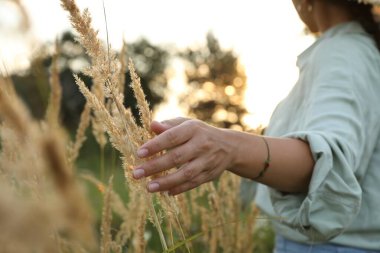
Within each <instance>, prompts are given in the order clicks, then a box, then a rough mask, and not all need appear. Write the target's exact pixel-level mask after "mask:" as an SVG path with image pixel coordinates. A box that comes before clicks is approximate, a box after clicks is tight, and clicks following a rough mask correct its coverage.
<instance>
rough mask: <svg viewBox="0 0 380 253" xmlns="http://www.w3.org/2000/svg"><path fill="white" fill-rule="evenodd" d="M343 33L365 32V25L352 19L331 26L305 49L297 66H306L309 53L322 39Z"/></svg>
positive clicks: (299, 57) (298, 59)
mask: <svg viewBox="0 0 380 253" xmlns="http://www.w3.org/2000/svg"><path fill="white" fill-rule="evenodd" d="M343 34H363V35H365V34H366V32H365V31H364V29H363V27H362V26H361V25H360V24H359V23H358V22H357V21H350V22H346V23H342V24H339V25H336V26H333V27H331V28H329V29H328V30H327V31H325V32H324V33H323V34H322V35H321V36H320V37H319V38H318V39H317V40H316V41H315V42H314V43H313V44H312V45H311V46H310V47H309V48H307V49H306V50H305V51H303V52H302V53H301V54H300V55H299V56H298V58H297V66H298V67H299V68H301V67H302V66H304V65H305V64H306V62H307V60H308V58H309V55H310V54H311V52H312V51H313V49H314V48H315V47H317V46H318V45H319V44H320V43H321V42H322V41H324V40H326V39H330V38H334V37H337V36H340V35H343Z"/></svg>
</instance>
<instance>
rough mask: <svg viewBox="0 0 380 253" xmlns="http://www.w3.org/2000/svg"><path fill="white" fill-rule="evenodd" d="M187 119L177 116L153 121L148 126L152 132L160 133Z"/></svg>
mask: <svg viewBox="0 0 380 253" xmlns="http://www.w3.org/2000/svg"><path fill="white" fill-rule="evenodd" d="M187 120H189V119H187V118H182V117H178V118H175V119H170V120H164V121H162V122H157V121H153V122H152V124H151V126H150V127H151V130H152V131H153V132H154V133H156V134H161V133H163V132H165V131H166V130H168V129H170V128H172V127H174V126H177V125H180V124H182V123H183V122H185V121H187Z"/></svg>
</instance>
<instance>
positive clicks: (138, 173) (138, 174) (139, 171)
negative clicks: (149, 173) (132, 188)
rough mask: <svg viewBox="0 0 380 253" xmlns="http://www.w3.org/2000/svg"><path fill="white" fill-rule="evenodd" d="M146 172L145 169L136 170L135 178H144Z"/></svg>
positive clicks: (134, 172)
mask: <svg viewBox="0 0 380 253" xmlns="http://www.w3.org/2000/svg"><path fill="white" fill-rule="evenodd" d="M144 174H145V171H144V170H143V169H136V170H134V171H133V177H134V178H135V179H140V178H142V177H143V176H144Z"/></svg>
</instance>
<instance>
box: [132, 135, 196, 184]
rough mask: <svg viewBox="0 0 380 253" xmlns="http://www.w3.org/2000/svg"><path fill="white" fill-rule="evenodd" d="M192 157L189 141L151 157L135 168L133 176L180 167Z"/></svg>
mask: <svg viewBox="0 0 380 253" xmlns="http://www.w3.org/2000/svg"><path fill="white" fill-rule="evenodd" d="M193 158H194V148H192V144H191V143H190V142H188V143H186V144H185V145H181V146H179V147H177V148H175V149H172V150H170V151H169V152H167V153H165V154H164V155H162V156H158V157H156V158H154V159H151V160H149V161H147V162H145V163H144V164H141V165H140V166H139V167H137V168H135V171H134V172H133V176H134V178H135V179H140V178H142V177H148V176H151V175H154V174H156V173H159V172H162V171H165V170H167V169H171V168H174V167H180V166H181V165H183V164H185V163H187V162H189V161H190V160H191V159H193Z"/></svg>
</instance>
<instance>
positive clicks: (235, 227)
mask: <svg viewBox="0 0 380 253" xmlns="http://www.w3.org/2000/svg"><path fill="white" fill-rule="evenodd" d="M61 5H62V7H63V8H64V9H65V10H66V11H68V13H69V17H70V20H71V23H72V26H73V27H74V29H75V30H76V31H77V32H78V34H79V37H78V41H79V43H81V44H82V46H83V47H84V48H85V49H86V52H87V54H88V55H89V57H90V58H91V62H92V64H91V66H90V67H89V68H88V69H85V70H83V72H84V73H85V74H86V75H88V76H89V77H91V78H92V80H93V86H92V87H91V89H89V88H88V87H87V86H86V84H85V83H84V82H83V80H81V79H80V78H79V77H78V76H75V80H76V83H77V85H78V87H79V89H80V91H81V92H82V94H83V95H84V96H85V98H86V101H87V102H86V105H85V107H84V110H83V112H82V115H81V121H80V124H79V126H78V130H77V133H76V136H75V139H74V140H70V139H69V137H68V135H67V134H65V131H64V130H63V129H62V128H61V124H60V121H59V112H60V100H61V93H62V92H61V84H60V83H59V69H58V65H57V61H58V58H59V48H57V50H56V51H57V55H56V56H54V57H53V63H52V71H51V78H50V84H51V96H50V100H49V106H48V109H47V112H46V117H45V119H44V120H43V121H36V120H35V119H33V118H32V117H31V116H30V113H29V111H28V109H27V108H26V107H25V106H24V104H23V102H22V101H21V99H20V98H19V97H18V96H17V94H16V92H15V91H14V89H13V87H12V84H11V82H10V81H9V79H8V78H6V77H5V76H4V75H2V77H1V79H0V119H1V121H0V138H1V139H0V141H1V153H0V214H1V215H0V228H1V230H2V232H1V233H0V245H1V246H0V251H1V252H60V253H61V252H102V253H109V252H120V253H121V252H134V253H140V252H141V253H142V252H210V253H213V252H225V253H228V252H252V251H253V247H254V243H255V242H254V241H253V233H254V230H255V222H256V218H257V215H258V214H257V210H256V209H255V208H254V206H253V205H250V206H249V207H248V208H246V209H244V210H243V208H242V203H241V200H240V197H239V190H240V178H238V177H236V176H234V175H232V174H230V173H225V174H224V175H223V176H222V177H221V178H220V179H219V180H218V182H217V183H208V184H205V185H202V186H201V187H199V188H198V189H195V190H192V191H191V192H189V193H187V194H182V195H179V196H177V197H172V196H169V195H168V194H166V193H156V194H150V193H148V192H147V190H146V184H147V182H148V181H149V180H151V179H152V178H148V179H145V180H141V181H136V180H135V179H134V178H133V177H132V169H133V168H134V167H135V166H137V165H139V164H140V163H142V162H143V160H141V159H139V158H138V157H137V156H136V155H135V154H136V151H137V149H138V147H139V146H141V145H142V144H143V143H145V142H146V141H147V140H149V139H151V138H152V137H154V133H152V132H151V131H150V127H149V125H150V122H151V121H152V117H153V116H152V112H151V111H150V109H149V105H148V103H147V101H146V99H145V95H144V92H143V90H142V88H141V83H140V78H139V76H138V74H137V73H136V70H135V67H134V64H133V61H132V60H131V59H130V60H129V61H127V60H126V59H125V58H124V55H125V53H124V52H125V48H124V49H123V50H122V52H123V53H122V54H121V55H123V56H122V57H119V58H118V57H116V53H115V52H114V51H112V49H111V48H110V47H109V45H104V44H103V43H102V42H101V41H100V40H99V38H98V37H97V31H96V30H95V29H94V28H93V27H92V23H91V16H90V13H89V12H88V10H84V11H81V10H80V9H79V8H78V7H77V5H76V3H75V1H74V0H61ZM127 62H128V63H127ZM127 66H128V69H129V72H130V75H131V79H132V83H131V86H132V88H133V91H134V94H135V97H136V99H137V102H138V109H139V111H140V119H139V120H140V121H141V122H140V123H138V122H136V121H135V119H134V117H133V116H132V113H131V111H130V109H129V108H125V107H124V103H123V102H124V96H123V94H124V92H123V91H124V82H125V80H124V72H125V70H126V68H127ZM90 125H91V126H92V133H93V135H94V136H95V138H96V141H97V143H98V144H99V147H100V150H101V152H104V147H105V145H106V144H107V143H108V142H110V143H111V144H112V146H113V148H114V149H115V150H117V152H118V153H119V154H120V159H121V161H122V166H121V167H122V168H121V169H122V170H123V172H124V176H125V181H126V187H127V188H128V195H129V200H128V201H127V202H123V201H122V198H120V196H119V195H118V193H117V192H116V191H115V190H114V187H113V177H112V176H111V177H110V178H109V179H105V175H106V174H110V173H104V172H103V173H102V176H101V178H100V179H98V178H95V177H94V176H92V175H89V174H82V173H81V172H80V171H77V170H76V168H75V161H76V160H77V158H78V157H79V156H80V149H81V146H82V145H83V143H84V142H85V140H86V134H85V133H86V129H87V128H88V127H89V126H90ZM105 133H107V135H105ZM103 161H104V160H103ZM102 168H103V170H110V166H108V165H106V164H103V165H102ZM164 173H170V171H169V172H163V174H164ZM156 176H160V175H155V177H156ZM83 180H85V181H90V182H92V183H93V184H94V185H96V186H97V188H98V189H99V191H100V192H101V193H102V194H103V210H102V218H101V222H100V228H99V229H97V228H96V224H97V222H96V220H95V219H94V216H93V214H92V213H93V210H92V208H91V207H90V205H89V204H88V197H87V195H86V194H85V191H84V188H83ZM105 182H108V183H107V184H106V183H105ZM115 216H118V218H119V219H121V223H120V224H118V226H117V227H115V224H113V223H112V220H113V219H114V218H115ZM148 223H150V224H152V226H153V227H154V231H153V234H152V237H151V238H149V237H147V235H148V232H149V231H151V230H150V226H149V225H148ZM96 231H100V233H97V232H96ZM97 235H98V236H97ZM156 237H158V238H159V241H160V243H161V247H160V248H152V245H151V243H150V241H154V238H156Z"/></svg>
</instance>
